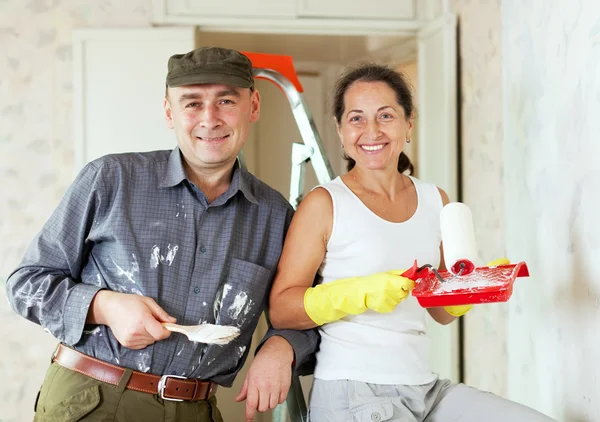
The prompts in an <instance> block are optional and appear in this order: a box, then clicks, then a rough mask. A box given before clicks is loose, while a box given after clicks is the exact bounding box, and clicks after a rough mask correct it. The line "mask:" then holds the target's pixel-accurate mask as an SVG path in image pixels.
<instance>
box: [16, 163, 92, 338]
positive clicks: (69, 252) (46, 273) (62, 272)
mask: <svg viewBox="0 0 600 422" xmlns="http://www.w3.org/2000/svg"><path fill="white" fill-rule="evenodd" d="M100 183H101V180H100V177H99V169H98V168H97V166H96V165H95V164H93V163H91V164H88V165H87V166H86V167H85V168H84V169H83V170H82V171H81V173H80V174H79V175H78V176H77V178H76V179H75V181H74V182H73V184H72V185H71V187H70V188H69V189H68V190H67V192H66V194H65V196H64V197H63V199H62V200H61V202H60V204H59V205H58V207H57V209H56V210H55V211H54V213H53V214H52V216H51V217H50V219H49V220H48V221H47V222H46V224H45V225H44V227H43V229H42V231H41V232H40V233H39V234H38V235H37V236H36V237H35V238H34V240H33V242H32V243H31V244H30V246H29V248H28V249H27V252H26V253H25V256H24V258H23V260H22V261H21V264H20V265H19V267H18V268H17V269H16V270H15V271H14V272H13V273H12V274H11V275H10V276H9V278H8V280H7V282H6V293H7V296H8V301H9V303H10V304H11V306H12V308H13V309H14V310H15V312H17V313H18V314H19V315H21V316H23V317H24V318H27V319H28V320H30V321H32V322H35V323H36V324H40V325H41V326H42V327H44V328H45V329H46V330H47V331H49V332H50V333H51V334H52V335H53V336H55V337H56V338H57V339H59V340H60V341H62V342H65V343H67V344H69V345H72V344H75V343H77V342H78V341H79V339H80V338H81V334H82V332H83V328H84V325H85V320H86V316H87V312H88V308H89V305H90V303H91V301H92V299H93V298H94V296H95V295H96V293H97V292H98V291H99V290H100V287H99V286H96V285H90V284H83V283H82V282H81V280H80V274H81V268H82V265H83V264H84V263H85V260H86V258H87V256H88V255H89V250H90V248H91V244H89V242H87V241H86V239H87V237H88V234H89V232H90V230H91V227H92V225H93V224H94V218H95V216H96V214H97V212H98V208H99V206H100V203H99V201H98V197H97V192H98V189H99V184H100Z"/></svg>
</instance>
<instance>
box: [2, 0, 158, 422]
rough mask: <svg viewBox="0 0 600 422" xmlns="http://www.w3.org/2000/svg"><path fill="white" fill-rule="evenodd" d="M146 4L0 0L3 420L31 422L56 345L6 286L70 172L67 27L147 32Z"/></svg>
mask: <svg viewBox="0 0 600 422" xmlns="http://www.w3.org/2000/svg"><path fill="white" fill-rule="evenodd" d="M149 7H150V1H149V0H127V1H121V0H107V1H102V2H97V1H95V0H81V1H80V0H70V1H60V2H59V1H42V0H38V1H26V2H24V1H20V0H9V1H3V2H0V50H1V51H2V53H1V59H0V121H1V124H0V175H1V177H2V185H1V186H2V187H0V239H1V241H0V257H1V258H0V320H1V321H2V324H1V325H0V338H2V341H1V342H0V357H1V359H0V379H2V382H1V383H0V420H2V421H3V422H6V421H26V420H31V419H32V415H33V401H34V399H35V394H36V393H37V390H38V388H39V386H40V384H41V382H42V379H43V376H44V373H45V371H46V368H47V366H48V362H49V357H50V353H51V352H52V350H53V347H54V345H55V340H54V339H53V338H52V337H50V336H49V335H48V334H45V333H44V332H43V331H42V329H41V328H40V327H39V326H36V325H34V324H32V323H29V322H27V321H25V320H24V319H23V318H21V317H19V316H17V315H16V314H15V313H14V312H12V310H11V309H10V308H9V307H8V305H7V301H6V297H5V292H4V285H5V280H6V278H7V277H8V275H9V273H10V271H12V269H13V268H14V267H15V266H16V265H17V264H18V262H19V260H20V259H21V257H22V255H23V253H24V250H25V248H26V247H27V245H28V244H29V242H30V241H31V239H32V238H33V236H34V235H35V233H36V232H37V231H39V229H40V228H41V227H42V225H43V223H44V222H45V221H46V219H47V218H48V216H49V215H50V213H51V212H52V210H53V209H54V208H55V206H56V205H57V203H58V201H59V200H60V198H61V196H62V194H63V193H64V191H65V190H66V188H67V186H68V185H69V183H70V182H71V180H72V176H73V157H74V152H73V147H74V144H73V132H72V128H73V125H72V112H73V110H72V103H73V98H72V71H71V67H72V59H71V55H72V52H71V30H72V29H73V28H76V27H147V26H149Z"/></svg>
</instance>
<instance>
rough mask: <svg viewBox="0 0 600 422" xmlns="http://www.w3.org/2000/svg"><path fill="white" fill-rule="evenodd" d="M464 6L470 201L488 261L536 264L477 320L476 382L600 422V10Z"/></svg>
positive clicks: (471, 353) (580, 5)
mask: <svg viewBox="0 0 600 422" xmlns="http://www.w3.org/2000/svg"><path fill="white" fill-rule="evenodd" d="M453 7H454V9H455V11H456V12H457V14H458V15H459V20H460V38H461V40H460V58H461V64H462V74H461V78H462V86H461V89H462V96H463V97H462V125H463V129H462V148H463V160H462V165H463V174H464V179H463V192H464V195H463V199H464V201H465V202H466V203H467V204H468V205H469V206H470V207H471V209H472V210H473V216H474V219H475V226H476V228H477V241H478V246H479V249H480V252H481V255H482V256H483V257H484V258H487V259H491V258H495V257H498V256H503V255H506V256H508V257H509V258H511V259H513V260H526V261H527V263H528V265H529V269H530V272H531V277H530V278H529V279H525V280H519V282H518V283H517V284H516V286H515V291H514V294H513V297H512V299H511V300H510V301H509V302H508V303H507V304H499V305H486V306H479V307H476V308H475V309H474V311H473V312H471V313H470V314H469V315H468V316H467V318H466V327H465V328H466V344H465V352H466V362H465V364H466V376H467V382H468V383H469V384H471V385H474V386H476V387H479V388H483V389H487V390H491V391H493V392H496V393H499V394H501V395H504V396H506V397H508V398H510V399H512V400H516V401H519V402H522V403H525V404H527V405H530V406H532V407H534V408H537V409H539V410H541V411H543V412H545V413H547V414H549V415H551V416H553V417H554V418H556V419H557V420H559V421H565V422H583V421H586V422H587V421H589V422H592V421H598V420H600V383H599V382H598V379H599V372H598V366H597V364H596V363H597V357H598V355H599V352H600V342H599V341H598V322H599V321H600V311H599V309H600V306H599V305H598V303H600V293H599V292H600V284H599V281H598V280H600V266H599V265H598V263H599V262H600V252H599V250H600V249H599V248H598V244H599V242H598V239H599V238H600V231H599V228H598V224H597V215H598V211H597V210H598V208H599V206H600V203H599V201H598V192H599V190H600V171H599V166H598V159H597V157H599V156H600V142H598V134H599V133H600V121H599V120H598V119H597V118H596V116H598V115H599V114H600V50H599V45H600V44H599V39H600V38H598V34H599V32H598V28H600V18H599V16H600V4H599V3H597V2H592V1H585V0H578V1H573V2H551V3H550V4H549V3H547V2H520V1H514V0H505V1H503V2H501V1H488V2H480V1H466V0H456V1H454V2H453ZM507 420H509V419H508V418H507Z"/></svg>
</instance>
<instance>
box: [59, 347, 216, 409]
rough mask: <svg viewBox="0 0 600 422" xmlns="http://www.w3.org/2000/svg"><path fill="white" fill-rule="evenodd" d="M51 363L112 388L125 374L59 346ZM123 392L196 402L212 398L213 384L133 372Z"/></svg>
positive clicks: (214, 389)
mask: <svg viewBox="0 0 600 422" xmlns="http://www.w3.org/2000/svg"><path fill="white" fill-rule="evenodd" d="M52 362H56V363H58V364H59V365H60V366H63V367H65V368H67V369H70V370H72V371H75V372H79V373H80V374H83V375H86V376H88V377H90V378H94V379H96V380H98V381H102V382H106V383H108V384H112V385H118V384H119V380H120V379H121V377H122V376H123V374H124V373H125V368H121V367H120V366H116V365H112V364H110V363H107V362H104V361H101V360H99V359H96V358H93V357H91V356H88V355H86V354H83V353H80V352H78V351H76V350H73V349H71V348H69V347H66V346H64V345H62V344H59V345H58V347H57V348H56V351H55V352H54V355H53V357H52ZM126 388H128V389H130V390H135V391H141V392H142V393H149V394H158V395H160V397H162V398H163V399H165V400H173V401H184V400H186V401H200V400H206V399H208V398H210V397H212V396H214V395H215V393H216V391H217V384H215V383H214V382H211V381H200V380H197V379H191V378H183V377H179V376H174V375H163V376H162V377H161V376H158V375H152V374H145V373H143V372H138V371H133V373H132V374H131V378H129V382H127V387H126Z"/></svg>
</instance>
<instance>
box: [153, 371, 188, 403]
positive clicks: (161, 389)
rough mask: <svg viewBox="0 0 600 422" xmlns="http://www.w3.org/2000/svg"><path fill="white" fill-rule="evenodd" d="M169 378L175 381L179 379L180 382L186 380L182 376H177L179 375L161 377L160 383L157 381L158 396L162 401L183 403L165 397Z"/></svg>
mask: <svg viewBox="0 0 600 422" xmlns="http://www.w3.org/2000/svg"><path fill="white" fill-rule="evenodd" d="M169 378H177V379H180V380H186V379H187V378H186V377H182V376H179V375H163V376H162V377H160V381H158V395H159V396H160V398H161V399H163V400H169V401H183V399H172V398H170V397H165V388H167V380H168V379H169Z"/></svg>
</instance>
